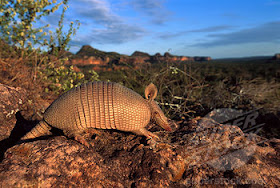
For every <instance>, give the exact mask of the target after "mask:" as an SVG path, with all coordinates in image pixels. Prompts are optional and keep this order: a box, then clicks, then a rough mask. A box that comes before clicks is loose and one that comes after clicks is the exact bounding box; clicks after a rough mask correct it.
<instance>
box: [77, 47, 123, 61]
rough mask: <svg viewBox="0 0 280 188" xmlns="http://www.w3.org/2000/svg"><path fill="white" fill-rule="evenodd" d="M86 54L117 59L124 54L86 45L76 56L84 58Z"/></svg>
mask: <svg viewBox="0 0 280 188" xmlns="http://www.w3.org/2000/svg"><path fill="white" fill-rule="evenodd" d="M85 56H87V57H91V56H93V57H96V58H101V59H105V58H106V57H108V58H110V59H112V60H115V59H119V58H120V57H121V56H123V55H121V54H119V53H117V52H104V51H101V50H98V49H95V48H93V47H91V46H90V45H84V46H82V48H81V49H80V50H79V51H78V52H77V53H76V55H75V57H74V58H84V57H85Z"/></svg>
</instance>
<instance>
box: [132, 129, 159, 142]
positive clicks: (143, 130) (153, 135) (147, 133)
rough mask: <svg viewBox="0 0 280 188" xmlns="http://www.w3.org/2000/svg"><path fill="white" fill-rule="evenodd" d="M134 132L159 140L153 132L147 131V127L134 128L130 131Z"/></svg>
mask: <svg viewBox="0 0 280 188" xmlns="http://www.w3.org/2000/svg"><path fill="white" fill-rule="evenodd" d="M132 132H134V133H135V134H138V135H144V136H146V137H147V138H148V139H153V140H160V138H159V137H158V136H157V135H155V134H154V133H152V132H150V131H148V130H147V129H145V128H141V129H138V130H134V131H132Z"/></svg>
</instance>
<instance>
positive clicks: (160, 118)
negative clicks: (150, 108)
mask: <svg viewBox="0 0 280 188" xmlns="http://www.w3.org/2000/svg"><path fill="white" fill-rule="evenodd" d="M154 121H155V123H156V124H158V125H159V126H161V127H162V128H164V129H165V130H167V131H170V132H171V131H172V128H171V127H170V125H169V123H168V120H167V118H166V117H165V116H164V115H163V113H162V114H160V113H158V112H155V113H154Z"/></svg>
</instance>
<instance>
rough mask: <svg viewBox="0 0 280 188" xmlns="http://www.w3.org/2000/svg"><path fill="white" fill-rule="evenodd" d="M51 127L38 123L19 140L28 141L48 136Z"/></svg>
mask: <svg viewBox="0 0 280 188" xmlns="http://www.w3.org/2000/svg"><path fill="white" fill-rule="evenodd" d="M50 129H51V127H50V126H49V125H48V124H47V123H46V122H45V121H44V120H42V121H40V122H39V123H38V124H37V125H36V126H35V127H34V128H33V129H31V131H30V132H28V133H27V134H26V135H25V136H23V137H22V138H21V140H29V139H34V138H38V137H40V136H45V135H49V134H50Z"/></svg>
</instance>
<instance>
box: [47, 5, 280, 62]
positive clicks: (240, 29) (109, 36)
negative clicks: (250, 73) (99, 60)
mask: <svg viewBox="0 0 280 188" xmlns="http://www.w3.org/2000/svg"><path fill="white" fill-rule="evenodd" d="M57 18H58V16H57V15H54V16H50V17H48V18H47V22H50V23H54V22H55V19H57ZM76 19H78V20H79V21H80V22H81V26H80V29H79V30H78V32H77V35H76V36H75V37H74V38H73V40H72V42H71V50H70V51H72V52H77V50H79V49H80V47H81V46H82V45H85V44H89V45H91V46H92V47H94V48H97V49H100V50H104V51H115V52H118V53H121V54H127V55H130V54H132V53H133V52H134V51H136V50H139V51H143V52H148V53H149V54H155V53H157V52H160V53H162V54H163V53H164V52H167V51H169V52H170V53H171V54H174V55H185V56H211V57H213V58H222V57H242V56H258V55H273V54H275V53H279V52H280V0H79V1H78V0H69V9H68V11H67V13H66V20H67V21H74V20H76Z"/></svg>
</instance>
